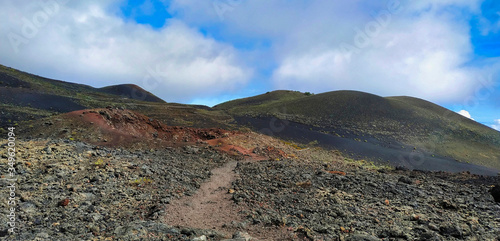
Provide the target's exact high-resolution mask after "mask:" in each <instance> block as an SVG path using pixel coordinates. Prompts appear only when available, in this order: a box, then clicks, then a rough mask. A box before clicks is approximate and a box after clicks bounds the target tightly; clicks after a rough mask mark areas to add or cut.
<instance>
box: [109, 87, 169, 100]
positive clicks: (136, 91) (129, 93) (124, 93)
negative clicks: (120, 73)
mask: <svg viewBox="0 0 500 241" xmlns="http://www.w3.org/2000/svg"><path fill="white" fill-rule="evenodd" d="M99 90H100V91H102V92H104V93H108V94H112V95H118V96H121V97H122V98H128V99H134V100H143V101H149V102H159V103H164V102H165V101H164V100H162V99H160V98H158V97H156V96H155V95H153V94H151V93H150V92H148V91H146V90H144V89H142V88H141V87H139V86H137V85H133V84H125V85H113V86H108V87H103V88H100V89H99Z"/></svg>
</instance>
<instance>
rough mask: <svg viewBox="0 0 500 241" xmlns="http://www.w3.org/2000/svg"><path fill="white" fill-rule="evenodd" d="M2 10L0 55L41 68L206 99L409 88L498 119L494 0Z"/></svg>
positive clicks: (118, 3)
mask: <svg viewBox="0 0 500 241" xmlns="http://www.w3.org/2000/svg"><path fill="white" fill-rule="evenodd" d="M2 11H3V12H2ZM0 12H2V14H0V20H1V21H2V23H4V24H2V26H0V35H2V36H4V37H3V38H0V60H1V61H0V63H1V64H4V65H7V66H10V67H14V68H17V69H21V70H24V71H27V72H31V73H34V74H38V75H42V76H46V77H50V78H55V79H61V80H65V81H71V82H78V83H85V84H89V85H92V86H95V87H102V86H106V85H111V84H121V83H135V84H137V85H140V86H142V87H143V88H145V89H146V90H148V91H151V92H152V93H154V94H156V95H158V96H159V97H161V98H163V99H165V100H166V101H168V102H180V103H194V104H206V105H210V106H211V105H214V104H217V103H220V102H223V101H226V100H230V99H234V98H241V97H247V96H253V95H257V94H261V93H265V92H267V91H272V90H277V89H292V90H299V91H309V92H313V93H320V92H326V91H333V90H342V89H350V90H359V91H365V92H370V93H374V94H377V95H381V96H397V95H408V96H414V97H419V98H423V99H426V100H429V101H432V102H434V103H437V104H440V105H442V106H445V107H447V108H449V109H451V110H453V111H456V112H460V113H462V114H464V115H466V116H467V115H470V117H471V118H473V119H474V120H476V121H478V122H481V123H483V124H485V125H488V126H490V127H494V128H497V129H500V111H499V108H500V79H499V70H500V2H499V1H494V0H443V1H433V0H421V1H409V0H383V1H371V0H359V1H333V0H309V1H305V0H291V1H290V0H266V1H264V0H253V1H249V0H237V1H236V0H128V1H127V0H101V1H98V0H88V1H75V0H45V1H33V2H30V4H25V3H20V2H19V1H14V0H9V1H5V3H3V6H2V9H1V10H0Z"/></svg>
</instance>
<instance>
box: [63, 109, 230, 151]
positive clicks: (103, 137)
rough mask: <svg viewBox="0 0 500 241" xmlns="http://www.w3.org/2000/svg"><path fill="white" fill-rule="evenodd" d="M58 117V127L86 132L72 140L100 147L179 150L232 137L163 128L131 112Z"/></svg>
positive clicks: (214, 131) (88, 112)
mask: <svg viewBox="0 0 500 241" xmlns="http://www.w3.org/2000/svg"><path fill="white" fill-rule="evenodd" d="M61 117H62V118H63V119H65V120H64V121H63V122H62V123H61V124H62V125H66V126H68V125H69V126H70V127H71V129H78V128H83V129H86V132H85V135H82V136H76V138H75V139H80V140H84V141H88V142H90V143H93V144H98V145H103V146H127V147H128V146H134V145H142V146H148V147H155V146H165V145H166V146H182V145H186V144H196V143H197V144H200V143H202V142H203V141H206V140H212V139H216V138H221V137H227V136H229V135H233V134H236V132H234V131H227V130H223V129H220V128H208V129H200V128H190V127H180V126H167V125H165V124H163V123H161V122H160V121H158V120H154V119H152V118H149V117H147V116H145V115H142V114H139V113H136V112H133V111H129V110H118V109H111V108H109V109H94V110H80V111H73V112H70V113H67V114H64V115H62V116H61ZM58 128H61V127H60V126H58Z"/></svg>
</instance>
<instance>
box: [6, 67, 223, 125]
mask: <svg viewBox="0 0 500 241" xmlns="http://www.w3.org/2000/svg"><path fill="white" fill-rule="evenodd" d="M108 106H111V107H118V108H122V109H130V110H135V111H137V112H140V113H141V114H144V115H147V116H149V117H151V118H155V119H158V120H161V121H163V122H165V123H167V124H169V125H180V126H195V127H227V124H225V123H226V122H228V120H230V119H231V117H229V116H227V115H226V114H224V113H223V112H221V111H211V110H210V108H208V107H206V106H192V105H182V104H175V103H166V102H165V101H163V100H162V99H160V98H158V97H156V96H155V95H153V94H151V93H150V92H148V91H146V90H144V89H142V88H141V87H139V86H137V85H132V84H124V85H115V86H108V87H104V88H94V87H91V86H87V85H81V84H74V83H69V82H64V81H59V80H52V79H47V78H43V77H40V76H36V75H32V74H29V73H25V72H22V71H18V70H15V69H12V68H9V67H5V66H2V65H0V127H1V128H5V127H6V126H10V125H16V124H20V122H23V121H30V120H37V119H40V118H43V117H48V116H53V115H57V114H61V113H66V112H71V111H76V110H83V109H94V108H105V107H108ZM25 125H31V123H27V124H25ZM1 132H2V129H0V133H1Z"/></svg>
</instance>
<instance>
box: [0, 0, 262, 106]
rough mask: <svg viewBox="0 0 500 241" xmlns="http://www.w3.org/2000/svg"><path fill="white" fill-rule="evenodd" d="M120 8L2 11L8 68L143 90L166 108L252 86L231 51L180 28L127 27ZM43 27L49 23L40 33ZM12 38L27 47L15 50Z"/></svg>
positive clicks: (10, 5)
mask: <svg viewBox="0 0 500 241" xmlns="http://www.w3.org/2000/svg"><path fill="white" fill-rule="evenodd" d="M46 2H49V3H54V2H53V1H46ZM117 4H119V2H118V1H114V0H113V1H85V2H80V1H69V2H68V3H67V4H66V5H62V4H57V5H54V4H49V5H47V6H45V7H44V6H41V5H39V4H19V3H16V1H6V3H5V4H3V5H2V8H1V10H0V13H1V14H0V21H1V22H2V25H1V26H0V36H2V38H0V56H1V58H2V63H1V64H4V65H8V66H11V67H14V68H18V69H21V70H25V71H28V72H32V73H36V74H38V75H42V76H47V77H51V78H57V79H62V80H66V81H73V82H80V83H87V84H90V85H94V86H98V87H100V86H105V85H110V84H119V83H135V84H138V85H140V86H142V87H146V89H148V90H149V91H151V92H153V93H155V94H157V95H158V96H159V97H161V98H164V99H165V100H166V101H188V100H190V99H192V98H194V97H210V96H214V95H217V94H219V93H221V92H226V91H232V90H236V89H240V88H243V87H244V86H245V85H246V84H247V82H248V80H249V78H250V77H251V75H252V70H251V69H249V68H248V67H245V65H244V64H243V63H242V62H241V61H240V60H239V56H238V51H237V50H236V49H234V48H233V47H232V46H231V45H228V44H224V43H220V42H217V41H216V40H214V39H212V38H209V37H205V36H204V35H203V34H201V33H199V32H198V30H197V29H193V28H191V27H189V26H187V25H186V24H185V23H183V22H182V21H179V20H174V19H172V20H169V21H168V22H167V23H166V25H165V27H164V28H162V29H159V30H154V29H152V28H150V27H149V26H146V25H139V24H134V23H130V22H126V21H124V20H123V19H121V18H119V17H118V15H114V14H113V11H110V10H108V9H109V8H113V7H116V5H117ZM45 9H47V10H45ZM48 13H51V14H48ZM43 15H45V16H48V18H47V21H45V19H44V18H43ZM37 16H38V17H37ZM40 16H42V17H40ZM23 18H25V19H27V20H26V21H28V22H29V23H28V24H26V21H25V22H23V21H24V20H22V19H23ZM41 20H43V22H45V23H43V24H41V25H40V26H38V27H37V26H36V23H37V22H36V21H41ZM27 25H29V26H31V25H33V26H34V27H33V30H34V31H32V32H34V33H33V36H25V35H23V27H24V28H25V30H26V31H27V30H29V29H28V28H27V27H25V26H27ZM26 31H25V32H26ZM26 33H28V32H26ZM9 34H11V36H14V35H16V36H18V37H19V36H20V38H22V42H15V41H14V43H15V44H14V45H12V44H11V41H9V38H7V36H8V35H9ZM4 36H5V37H4ZM16 49H17V50H18V51H17V52H16ZM148 87H149V88H148Z"/></svg>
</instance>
